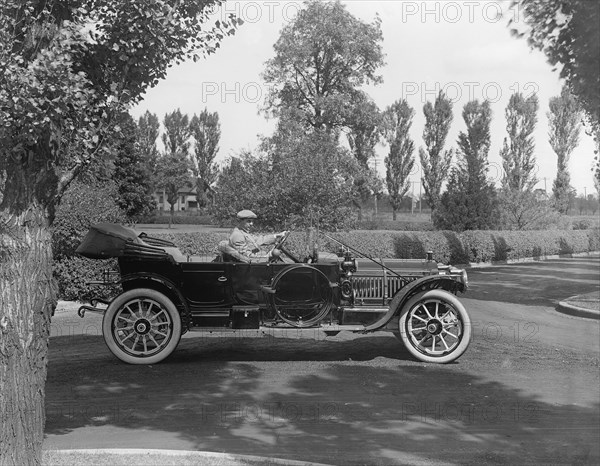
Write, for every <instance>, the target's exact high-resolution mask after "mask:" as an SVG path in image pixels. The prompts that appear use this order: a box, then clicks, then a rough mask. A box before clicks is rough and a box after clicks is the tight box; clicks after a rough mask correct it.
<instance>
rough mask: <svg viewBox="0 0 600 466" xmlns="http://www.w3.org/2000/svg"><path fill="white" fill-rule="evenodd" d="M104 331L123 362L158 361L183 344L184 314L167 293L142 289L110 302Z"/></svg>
mask: <svg viewBox="0 0 600 466" xmlns="http://www.w3.org/2000/svg"><path fill="white" fill-rule="evenodd" d="M102 334H103V336H104V341H105V342H106V346H108V349H110V351H111V352H112V353H113V354H114V355H115V356H116V357H117V358H119V359H120V360H121V361H124V362H127V363H129V364H155V363H157V362H160V361H162V360H163V359H165V358H166V357H167V356H169V355H170V354H171V353H172V352H173V350H174V349H175V348H176V347H177V345H178V344H179V340H180V338H181V317H180V316H179V312H177V308H176V307H175V305H174V304H173V302H172V301H171V300H170V299H168V298H167V297H166V296H165V295H163V294H162V293H160V292H158V291H156V290H152V289H147V288H138V289H134V290H130V291H126V292H125V293H123V294H121V295H119V296H117V298H115V300H114V301H113V302H111V303H110V305H109V306H108V309H107V310H106V312H105V313H104V319H103V321H102Z"/></svg>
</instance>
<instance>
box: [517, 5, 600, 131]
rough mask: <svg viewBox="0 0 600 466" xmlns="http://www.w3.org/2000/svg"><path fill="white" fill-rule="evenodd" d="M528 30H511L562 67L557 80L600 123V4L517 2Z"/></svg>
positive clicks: (596, 122)
mask: <svg viewBox="0 0 600 466" xmlns="http://www.w3.org/2000/svg"><path fill="white" fill-rule="evenodd" d="M514 4H516V5H517V7H518V12H519V14H522V17H524V18H525V22H526V24H527V25H528V26H529V30H528V31H525V32H521V31H518V30H517V29H516V28H513V29H512V32H513V34H514V35H516V36H518V37H523V36H524V35H525V36H527V41H528V43H529V45H530V46H531V47H535V48H537V49H539V50H541V51H543V52H544V53H545V54H546V57H547V58H548V60H549V61H550V63H551V64H552V65H558V64H561V65H562V67H561V69H560V77H561V78H564V79H565V80H566V83H567V86H568V87H569V89H570V90H571V92H572V93H573V94H574V95H575V97H576V98H577V100H578V101H579V103H580V104H581V106H582V108H583V109H584V110H585V112H586V113H587V115H588V117H589V118H590V120H591V121H592V122H595V123H594V124H595V125H596V126H597V125H598V123H599V122H600V73H598V69H599V67H600V28H599V27H598V24H600V4H599V3H598V2H594V1H590V0H519V1H517V2H513V6H514Z"/></svg>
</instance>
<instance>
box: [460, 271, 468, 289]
mask: <svg viewBox="0 0 600 466" xmlns="http://www.w3.org/2000/svg"><path fill="white" fill-rule="evenodd" d="M460 280H461V281H462V282H463V285H465V289H466V288H468V287H469V277H468V276H467V271H466V270H465V269H463V270H462V272H461V273H460Z"/></svg>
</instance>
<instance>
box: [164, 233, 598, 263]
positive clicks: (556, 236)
mask: <svg viewBox="0 0 600 466" xmlns="http://www.w3.org/2000/svg"><path fill="white" fill-rule="evenodd" d="M154 236H156V237H158V238H162V239H167V240H169V241H172V242H173V243H175V244H177V245H178V246H179V248H180V249H181V251H182V252H183V253H184V254H190V255H208V256H210V255H216V254H217V245H218V243H219V241H221V240H223V239H226V238H227V237H228V234H227V233H205V232H203V233H200V232H197V233H164V234H155V235H154ZM330 236H332V237H335V238H336V239H338V240H340V241H342V242H343V243H345V244H347V245H349V246H351V247H353V248H355V249H357V250H359V251H361V252H363V253H365V254H367V255H369V256H371V257H381V258H398V259H419V258H423V257H425V256H426V254H427V251H433V255H434V258H435V260H437V261H439V262H444V263H452V264H472V263H481V262H497V261H507V260H516V259H523V258H527V257H533V258H540V257H544V256H551V255H561V254H563V255H564V254H573V253H581V252H589V251H598V250H600V229H598V228H595V229H591V230H540V231H465V232H463V233H456V232H453V231H403V232H400V231H371V230H369V231H363V230H356V231H350V232H338V233H334V234H331V235H330ZM287 246H288V248H289V249H290V250H291V251H292V252H293V253H295V254H297V255H299V256H302V257H303V256H305V255H306V254H307V252H308V248H307V233H306V232H293V233H292V234H291V235H290V238H289V240H288V243H287ZM319 248H320V249H321V250H322V251H332V252H337V251H338V249H339V245H337V244H335V242H332V241H330V240H327V239H325V238H323V237H321V239H320V241H319Z"/></svg>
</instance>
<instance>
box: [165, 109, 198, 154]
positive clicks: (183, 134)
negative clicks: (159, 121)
mask: <svg viewBox="0 0 600 466" xmlns="http://www.w3.org/2000/svg"><path fill="white" fill-rule="evenodd" d="M163 128H164V130H165V131H164V133H163V135H162V142H163V145H164V146H165V152H166V153H168V154H180V155H182V156H188V155H189V152H190V137H191V136H192V133H191V131H190V119H189V117H188V116H187V115H184V114H182V113H181V110H179V109H177V110H174V111H172V112H171V113H167V114H165V117H164V118H163Z"/></svg>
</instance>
